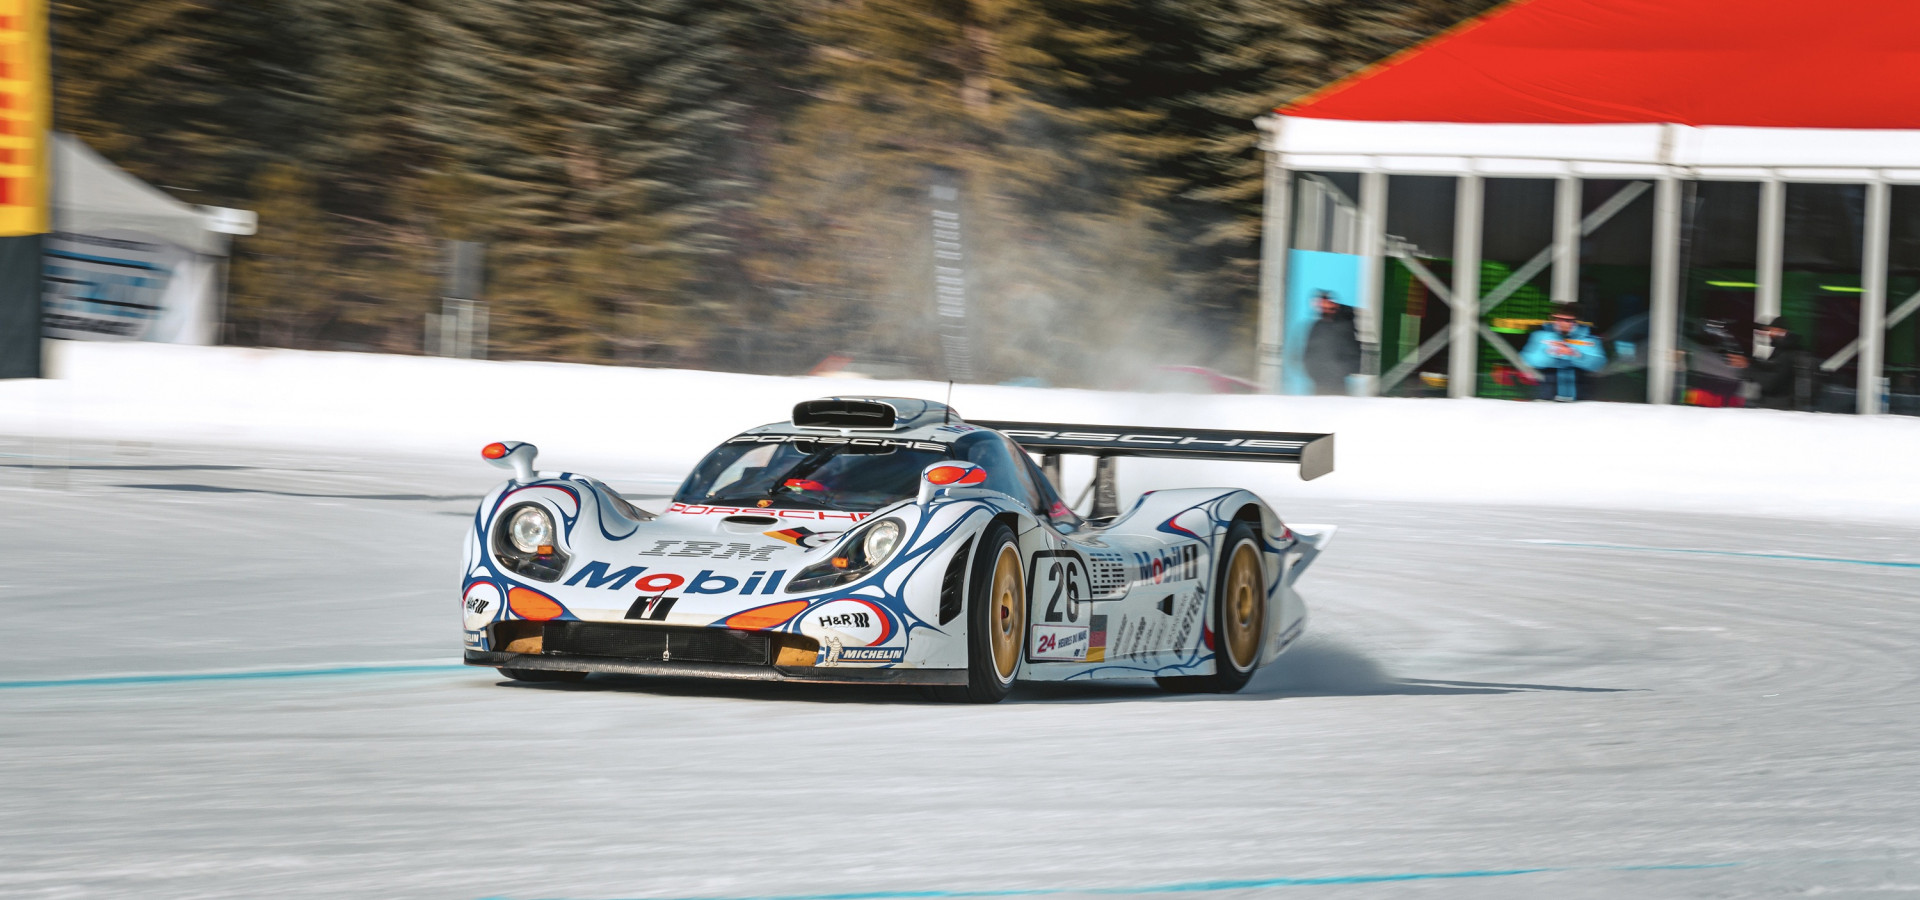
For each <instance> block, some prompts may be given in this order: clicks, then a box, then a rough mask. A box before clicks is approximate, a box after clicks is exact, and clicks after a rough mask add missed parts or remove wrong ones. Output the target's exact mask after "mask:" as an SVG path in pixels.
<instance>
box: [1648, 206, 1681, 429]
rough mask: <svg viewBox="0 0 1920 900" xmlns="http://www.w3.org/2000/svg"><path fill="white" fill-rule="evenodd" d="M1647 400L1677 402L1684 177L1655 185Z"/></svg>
mask: <svg viewBox="0 0 1920 900" xmlns="http://www.w3.org/2000/svg"><path fill="white" fill-rule="evenodd" d="M1647 318H1648V328H1649V333H1648V340H1647V402H1648V403H1651V404H1654V405H1656V406H1665V405H1667V404H1670V403H1672V402H1673V367H1674V354H1675V352H1676V351H1677V349H1678V347H1679V343H1680V341H1679V337H1680V181H1679V179H1677V178H1673V177H1671V176H1667V177H1663V178H1661V179H1660V181H1659V183H1657V184H1655V185H1654V188H1653V304H1652V308H1651V309H1649V310H1648V316H1647Z"/></svg>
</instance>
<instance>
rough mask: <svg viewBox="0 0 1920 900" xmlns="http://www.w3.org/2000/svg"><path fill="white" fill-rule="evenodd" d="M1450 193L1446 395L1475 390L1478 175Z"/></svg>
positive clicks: (1481, 189)
mask: <svg viewBox="0 0 1920 900" xmlns="http://www.w3.org/2000/svg"><path fill="white" fill-rule="evenodd" d="M1454 184H1455V187H1454V195H1453V309H1452V313H1451V315H1452V319H1451V321H1450V322H1449V326H1450V327H1449V328H1448V331H1449V332H1451V333H1452V336H1451V339H1450V340H1449V341H1448V348H1447V396H1449V397H1472V396H1474V395H1475V394H1477V393H1479V392H1478V390H1477V388H1478V386H1479V384H1478V382H1479V369H1480V365H1479V363H1480V328H1479V325H1480V213H1481V207H1482V204H1483V203H1484V202H1485V200H1486V191H1485V183H1484V182H1483V181H1482V180H1481V178H1480V176H1478V175H1461V176H1460V177H1459V178H1458V179H1457V180H1456V181H1455V182H1454Z"/></svg>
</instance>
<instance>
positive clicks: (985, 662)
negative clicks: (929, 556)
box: [929, 522, 1027, 703]
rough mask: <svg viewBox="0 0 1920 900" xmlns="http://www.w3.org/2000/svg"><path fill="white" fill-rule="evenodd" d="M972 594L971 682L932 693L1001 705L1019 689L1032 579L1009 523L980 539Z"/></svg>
mask: <svg viewBox="0 0 1920 900" xmlns="http://www.w3.org/2000/svg"><path fill="white" fill-rule="evenodd" d="M970 581H971V584H972V587H971V589H969V590H968V591H967V683H966V685H965V686H964V687H963V686H961V685H952V686H941V687H937V688H934V689H932V690H931V691H929V693H930V694H932V695H933V697H934V698H935V699H938V700H942V701H946V702H948V703H999V702H1000V701H1002V700H1005V699H1006V697H1007V694H1008V693H1010V692H1011V691H1012V690H1013V683H1014V681H1016V680H1018V679H1019V677H1020V664H1021V662H1022V660H1023V658H1024V656H1025V654H1026V637H1027V576H1026V565H1025V560H1024V558H1022V557H1021V555H1020V543H1019V541H1018V540H1017V539H1015V537H1014V533H1013V529H1012V528H1009V527H1007V524H1006V523H1005V522H995V523H994V524H993V525H991V526H988V528H987V530H986V531H985V532H984V533H983V534H981V535H980V544H979V549H978V550H976V551H974V555H973V570H972V572H971V577H970Z"/></svg>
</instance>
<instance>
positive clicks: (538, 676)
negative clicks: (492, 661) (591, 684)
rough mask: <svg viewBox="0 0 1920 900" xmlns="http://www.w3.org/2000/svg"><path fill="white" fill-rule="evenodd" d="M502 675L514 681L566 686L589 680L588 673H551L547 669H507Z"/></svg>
mask: <svg viewBox="0 0 1920 900" xmlns="http://www.w3.org/2000/svg"><path fill="white" fill-rule="evenodd" d="M500 674H502V675H505V676H507V677H508V678H511V679H513V680H514V681H557V682H563V683H566V684H572V683H574V682H576V681H585V680H586V678H587V673H585V672H549V671H547V670H546V669H509V668H505V667H502V668H501V669H500Z"/></svg>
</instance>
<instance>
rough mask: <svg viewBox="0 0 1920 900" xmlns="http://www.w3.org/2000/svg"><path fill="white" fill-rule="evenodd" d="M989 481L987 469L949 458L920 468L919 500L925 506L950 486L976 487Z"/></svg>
mask: <svg viewBox="0 0 1920 900" xmlns="http://www.w3.org/2000/svg"><path fill="white" fill-rule="evenodd" d="M986 483H987V470H985V469H982V468H980V467H979V466H977V465H975V464H973V463H970V462H961V461H959V460H948V461H946V462H937V463H934V464H933V465H930V466H928V467H926V468H925V469H922V470H920V495H919V497H918V502H919V503H920V505H921V506H925V505H927V504H928V503H930V502H932V501H933V495H934V494H935V493H936V492H938V491H941V490H944V489H946V488H950V487H960V486H965V487H975V486H978V485H982V484H986Z"/></svg>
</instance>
